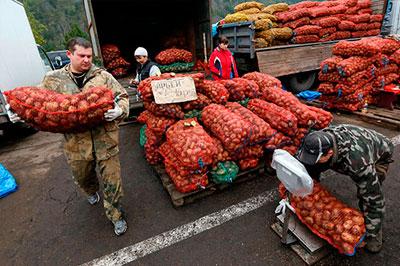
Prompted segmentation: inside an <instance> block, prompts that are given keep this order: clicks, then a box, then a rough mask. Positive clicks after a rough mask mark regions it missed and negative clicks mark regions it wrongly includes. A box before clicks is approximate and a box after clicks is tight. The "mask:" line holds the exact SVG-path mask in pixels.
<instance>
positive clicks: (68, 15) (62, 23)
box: [22, 0, 87, 51]
mask: <svg viewBox="0 0 400 266" xmlns="http://www.w3.org/2000/svg"><path fill="white" fill-rule="evenodd" d="M22 2H23V4H24V6H25V10H27V12H28V16H29V13H31V14H32V17H33V19H34V20H36V21H38V22H39V23H40V24H41V25H44V26H45V28H40V29H42V31H41V32H40V31H39V32H40V34H39V36H41V37H42V38H43V40H45V42H44V45H43V48H44V49H45V50H46V51H51V50H63V49H65V45H64V44H65V38H66V35H67V34H69V33H70V32H72V31H76V28H78V29H79V30H80V31H81V32H82V30H81V29H85V28H86V20H85V13H84V8H83V1H81V0H22ZM34 20H31V19H30V20H29V21H30V23H31V26H32V30H33V29H34V28H35V30H34V34H35V31H37V28H36V26H34V22H32V21H34ZM74 25H76V28H75V26H74ZM74 28H75V29H74ZM35 37H36V36H35ZM82 37H87V36H82ZM39 40H40V39H39ZM37 41H38V40H37Z"/></svg>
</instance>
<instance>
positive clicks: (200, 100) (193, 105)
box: [182, 93, 211, 111]
mask: <svg viewBox="0 0 400 266" xmlns="http://www.w3.org/2000/svg"><path fill="white" fill-rule="evenodd" d="M209 104H211V100H210V99H209V98H208V97H207V96H205V95H204V94H201V93H197V99H196V100H194V101H190V102H185V103H183V104H182V108H183V110H185V111H190V110H193V109H196V110H202V109H203V108H204V107H206V106H207V105H209Z"/></svg>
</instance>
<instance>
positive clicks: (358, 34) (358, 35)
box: [351, 31, 368, 38]
mask: <svg viewBox="0 0 400 266" xmlns="http://www.w3.org/2000/svg"><path fill="white" fill-rule="evenodd" d="M365 36H368V31H354V32H352V33H351V37H352V38H361V37H365Z"/></svg>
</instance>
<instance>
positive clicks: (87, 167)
mask: <svg viewBox="0 0 400 266" xmlns="http://www.w3.org/2000/svg"><path fill="white" fill-rule="evenodd" d="M92 54H93V51H92V44H91V43H90V42H89V41H87V40H85V39H83V38H73V39H71V40H70V41H69V42H68V51H67V56H68V58H69V59H70V60H71V62H70V63H69V64H67V65H66V66H64V67H63V68H61V69H58V70H55V71H51V72H49V73H47V74H46V76H45V77H44V79H43V81H42V84H41V85H40V86H39V87H42V88H46V89H48V90H53V91H56V92H58V93H65V94H76V93H80V92H82V91H84V90H85V89H88V88H91V87H95V86H103V87H107V88H109V89H111V90H112V91H113V93H114V95H115V99H114V101H115V105H114V108H113V109H110V110H108V111H107V112H106V113H105V114H104V120H105V122H104V124H102V125H99V126H97V127H95V128H92V129H90V130H88V131H84V132H80V133H66V134H65V135H64V137H65V143H64V153H65V155H66V157H67V162H68V164H69V166H70V168H71V172H72V177H73V179H74V181H75V183H76V184H77V185H78V186H79V187H80V188H81V189H82V191H83V192H84V193H85V194H86V196H87V201H88V202H89V204H90V205H94V204H96V203H97V202H99V201H100V196H99V193H98V191H99V188H100V186H99V180H98V178H97V173H96V167H98V170H99V171H98V172H99V175H100V177H101V178H102V180H103V196H104V200H103V204H104V209H105V213H106V216H107V218H108V219H109V220H110V221H111V222H112V223H113V225H114V232H115V234H116V235H121V234H123V233H125V231H126V230H127V228H128V225H127V223H126V221H125V219H124V217H123V214H122V208H121V204H120V200H121V197H122V182H121V168H120V162H119V157H118V154H119V148H118V143H119V126H118V124H119V122H121V121H122V120H123V119H124V118H125V117H126V116H127V115H128V112H129V101H128V94H127V93H126V91H125V89H124V88H123V87H122V86H121V85H120V84H119V83H118V81H117V80H115V78H114V77H113V76H112V75H111V74H110V73H108V72H107V71H105V70H103V69H101V68H98V67H96V66H95V65H93V64H92ZM7 110H8V113H9V116H10V120H11V121H12V122H18V121H20V118H19V117H18V115H16V114H15V113H13V112H12V110H10V109H9V107H8V109H7Z"/></svg>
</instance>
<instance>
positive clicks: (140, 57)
mask: <svg viewBox="0 0 400 266" xmlns="http://www.w3.org/2000/svg"><path fill="white" fill-rule="evenodd" d="M135 59H136V61H137V62H138V67H137V69H136V77H135V79H134V80H132V81H131V84H133V85H139V83H140V82H141V81H142V80H145V79H147V78H148V77H152V76H160V75H161V71H160V69H159V68H158V66H157V64H156V63H154V62H153V61H151V60H150V59H149V56H148V53H147V50H146V49H145V48H143V47H138V48H137V49H136V50H135Z"/></svg>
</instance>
